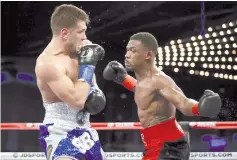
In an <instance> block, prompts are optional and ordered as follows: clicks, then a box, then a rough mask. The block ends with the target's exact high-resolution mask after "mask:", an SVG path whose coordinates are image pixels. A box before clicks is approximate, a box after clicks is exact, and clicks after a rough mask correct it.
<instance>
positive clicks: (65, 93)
mask: <svg viewBox="0 0 237 160" xmlns="http://www.w3.org/2000/svg"><path fill="white" fill-rule="evenodd" d="M46 73H47V74H46ZM36 74H37V78H39V79H40V80H41V81H44V82H45V83H47V84H48V85H49V87H50V88H51V90H52V91H53V92H54V94H55V95H56V96H57V97H58V98H60V99H61V100H62V101H63V102H65V103H67V104H68V105H70V106H72V107H76V108H79V109H83V108H84V104H85V102H86V99H87V97H88V94H89V91H90V85H89V84H88V83H85V82H82V81H79V80H78V81H77V82H75V83H73V82H72V80H71V79H70V78H69V77H68V76H67V75H66V73H65V71H63V70H62V69H59V68H58V67H56V66H55V65H53V64H44V65H41V66H38V67H37V70H36Z"/></svg>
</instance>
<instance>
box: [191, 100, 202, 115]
mask: <svg viewBox="0 0 237 160" xmlns="http://www.w3.org/2000/svg"><path fill="white" fill-rule="evenodd" d="M192 113H193V114H194V115H196V116H200V113H199V110H198V103H194V104H193V106H192Z"/></svg>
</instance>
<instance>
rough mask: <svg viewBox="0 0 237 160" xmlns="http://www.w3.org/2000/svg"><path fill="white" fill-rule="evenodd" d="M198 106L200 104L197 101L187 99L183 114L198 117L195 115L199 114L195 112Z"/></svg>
mask: <svg viewBox="0 0 237 160" xmlns="http://www.w3.org/2000/svg"><path fill="white" fill-rule="evenodd" d="M197 104H198V102H197V101H196V100H194V99H190V98H186V99H185V100H184V104H183V107H182V113H183V114H184V115H186V116H196V114H194V112H198V110H196V111H195V108H194V106H195V105H197ZM196 109H197V108H196Z"/></svg>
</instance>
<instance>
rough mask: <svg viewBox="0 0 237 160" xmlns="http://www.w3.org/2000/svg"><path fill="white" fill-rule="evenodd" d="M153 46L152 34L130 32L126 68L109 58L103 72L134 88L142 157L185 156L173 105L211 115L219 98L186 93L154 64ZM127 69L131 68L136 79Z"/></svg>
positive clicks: (187, 150)
mask: <svg viewBox="0 0 237 160" xmlns="http://www.w3.org/2000/svg"><path fill="white" fill-rule="evenodd" d="M157 48H158V43H157V40H156V38H155V37H154V36H153V35H152V34H150V33H147V32H140V33H137V34H134V35H133V36H131V38H130V40H129V42H128V44H127V47H126V49H127V51H126V54H125V67H126V69H125V68H124V67H123V65H122V64H120V63H119V62H117V61H112V62H110V63H109V64H108V65H107V66H106V68H105V69H104V72H103V76H104V78H105V79H106V80H113V81H114V82H116V83H118V84H121V85H123V86H124V87H126V88H127V89H129V90H131V91H133V92H134V100H135V103H136V104H137V111H138V117H139V120H140V122H141V125H142V126H143V128H144V129H142V130H141V137H142V140H143V142H144V145H145V151H144V157H143V160H158V159H159V160H166V159H167V160H168V159H172V160H174V159H175V160H187V159H189V154H190V147H189V143H188V142H187V141H186V140H185V138H184V137H185V132H184V131H183V129H182V128H181V126H180V125H179V124H178V123H177V121H176V119H175V113H176V109H178V110H180V111H181V112H182V113H183V114H184V115H186V116H205V117H213V116H217V114H218V113H219V111H220V107H221V99H220V96H219V95H218V94H217V93H214V92H213V91H210V90H205V92H204V94H203V96H201V98H200V100H199V102H198V101H196V100H194V99H191V98H188V97H186V96H185V95H184V93H183V92H182V90H181V89H180V88H179V87H178V86H177V85H176V83H175V82H174V80H173V79H172V78H171V77H169V76H168V75H166V74H165V73H164V72H162V71H161V70H159V69H158V68H157V66H156V65H155V57H156V55H157ZM127 71H133V72H135V76H136V79H134V78H133V77H131V76H129V75H128V74H127Z"/></svg>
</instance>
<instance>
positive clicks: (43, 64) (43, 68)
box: [35, 55, 66, 79]
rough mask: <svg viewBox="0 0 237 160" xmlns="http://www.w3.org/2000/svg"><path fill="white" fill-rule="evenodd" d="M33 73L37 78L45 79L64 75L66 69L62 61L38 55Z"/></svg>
mask: <svg viewBox="0 0 237 160" xmlns="http://www.w3.org/2000/svg"><path fill="white" fill-rule="evenodd" d="M35 73H36V76H37V78H40V79H42V78H43V79H45V77H51V76H49V75H52V76H53V75H55V74H58V73H60V74H62V73H66V67H65V65H64V64H63V61H60V60H59V59H57V58H55V57H53V56H49V55H40V56H39V57H38V58H37V60H36V67H35ZM46 73H47V74H46ZM42 76H43V77H42Z"/></svg>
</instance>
